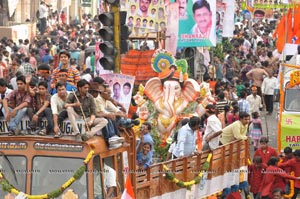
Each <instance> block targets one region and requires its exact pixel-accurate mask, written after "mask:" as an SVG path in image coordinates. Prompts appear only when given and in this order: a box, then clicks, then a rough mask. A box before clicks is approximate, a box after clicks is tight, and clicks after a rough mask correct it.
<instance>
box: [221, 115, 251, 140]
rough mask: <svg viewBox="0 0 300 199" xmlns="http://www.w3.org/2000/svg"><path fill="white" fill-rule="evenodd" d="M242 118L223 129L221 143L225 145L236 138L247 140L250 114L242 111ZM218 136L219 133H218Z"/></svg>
mask: <svg viewBox="0 0 300 199" xmlns="http://www.w3.org/2000/svg"><path fill="white" fill-rule="evenodd" d="M239 117H240V119H239V120H238V121H235V122H233V123H232V124H230V125H228V126H226V127H225V128H224V129H223V130H222V134H221V138H220V144H222V145H225V144H228V143H230V142H232V141H234V140H247V139H248V137H247V135H246V134H247V129H248V124H249V121H250V115H249V114H248V113H246V112H240V115H239ZM216 136H218V135H216Z"/></svg>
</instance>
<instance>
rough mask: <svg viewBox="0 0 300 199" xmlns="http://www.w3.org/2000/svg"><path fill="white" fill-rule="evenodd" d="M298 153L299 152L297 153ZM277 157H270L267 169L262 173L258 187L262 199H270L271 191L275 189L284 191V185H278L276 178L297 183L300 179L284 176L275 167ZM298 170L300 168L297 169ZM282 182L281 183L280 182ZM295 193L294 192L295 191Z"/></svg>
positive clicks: (281, 171)
mask: <svg viewBox="0 0 300 199" xmlns="http://www.w3.org/2000/svg"><path fill="white" fill-rule="evenodd" d="M299 152H300V151H299ZM278 161H279V158H278V157H271V158H270V159H269V161H268V167H267V169H266V171H265V172H264V177H263V180H262V184H261V187H260V195H261V198H262V199H270V198H272V191H273V190H274V189H276V188H280V189H281V190H284V189H285V183H283V184H282V183H279V181H278V178H281V179H290V180H296V181H299V180H300V177H294V176H290V175H288V174H286V173H285V172H284V171H283V170H282V169H281V168H279V167H278V166H277V163H278ZM299 168H300V167H299ZM281 182H283V181H281ZM295 193H296V190H295Z"/></svg>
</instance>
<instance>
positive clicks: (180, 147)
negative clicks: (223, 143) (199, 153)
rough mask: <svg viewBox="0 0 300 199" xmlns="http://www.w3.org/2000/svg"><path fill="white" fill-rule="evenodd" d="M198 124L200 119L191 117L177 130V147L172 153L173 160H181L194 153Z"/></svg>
mask: <svg viewBox="0 0 300 199" xmlns="http://www.w3.org/2000/svg"><path fill="white" fill-rule="evenodd" d="M200 123H201V121H200V118H199V117H196V116H193V117H191V118H190V121H189V123H187V124H186V125H184V126H183V127H181V128H180V129H179V131H178V140H177V146H176V148H175V150H174V152H173V154H174V158H182V157H184V156H189V155H192V154H193V153H194V152H196V139H197V138H196V130H197V129H198V128H199V125H200Z"/></svg>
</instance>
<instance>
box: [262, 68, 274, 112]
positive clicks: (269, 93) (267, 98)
mask: <svg viewBox="0 0 300 199" xmlns="http://www.w3.org/2000/svg"><path fill="white" fill-rule="evenodd" d="M268 75H269V76H268V77H266V78H265V79H264V80H263V83H262V85H261V92H262V95H263V98H264V102H265V106H266V111H268V115H271V114H272V112H273V95H274V89H275V88H276V82H277V79H276V78H275V77H273V73H272V71H270V70H269V71H268Z"/></svg>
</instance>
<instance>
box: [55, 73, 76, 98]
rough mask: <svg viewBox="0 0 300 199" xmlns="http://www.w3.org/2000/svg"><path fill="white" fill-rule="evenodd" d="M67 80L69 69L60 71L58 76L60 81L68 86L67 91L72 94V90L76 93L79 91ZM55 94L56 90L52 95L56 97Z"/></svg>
mask: <svg viewBox="0 0 300 199" xmlns="http://www.w3.org/2000/svg"><path fill="white" fill-rule="evenodd" d="M67 79H68V69H65V68H62V69H60V70H59V74H58V81H59V82H62V83H65V84H66V90H67V91H70V92H71V91H72V90H74V91H76V90H77V88H76V86H73V85H71V84H70V83H69V82H68V81H67ZM55 93H57V91H56V88H53V90H52V95H54V94H55Z"/></svg>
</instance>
